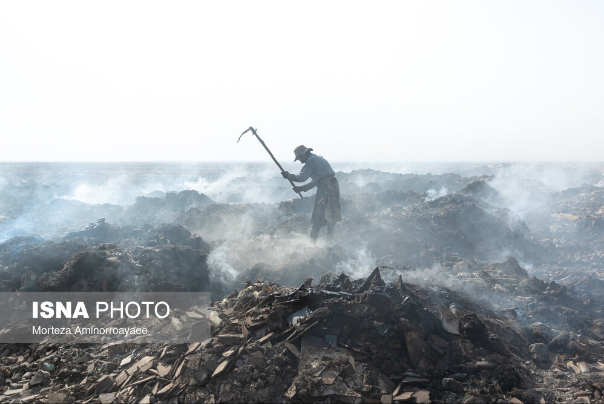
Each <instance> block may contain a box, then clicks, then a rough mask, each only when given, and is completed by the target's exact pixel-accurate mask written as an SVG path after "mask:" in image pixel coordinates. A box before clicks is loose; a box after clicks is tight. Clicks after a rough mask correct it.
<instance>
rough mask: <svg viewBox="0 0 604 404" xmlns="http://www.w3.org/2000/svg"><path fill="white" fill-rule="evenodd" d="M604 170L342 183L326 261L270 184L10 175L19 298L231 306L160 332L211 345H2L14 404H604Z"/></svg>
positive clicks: (461, 173) (1, 225) (1, 174)
mask: <svg viewBox="0 0 604 404" xmlns="http://www.w3.org/2000/svg"><path fill="white" fill-rule="evenodd" d="M296 167H299V166H292V167H291V169H290V171H295V168H296ZM368 167H371V168H368ZM603 167H604V165H598V164H592V165H580V164H541V165H539V164H520V163H518V164H415V165H413V166H403V165H399V166H394V165H385V164H365V165H356V166H352V165H346V164H340V165H338V164H334V169H335V170H336V171H337V174H336V177H337V179H338V181H339V183H340V189H341V193H342V197H341V201H340V203H341V208H342V215H343V221H342V222H340V223H338V225H337V226H336V230H335V234H334V237H333V239H332V240H327V239H326V238H325V234H324V233H323V232H322V233H321V234H320V236H319V241H318V243H317V244H316V245H315V244H312V243H311V242H310V241H309V237H308V234H309V226H310V213H311V211H312V206H313V197H312V192H311V193H310V195H309V197H305V198H304V199H300V198H297V196H296V194H294V193H293V191H291V189H290V188H289V186H288V183H287V182H286V181H284V180H283V178H281V176H280V175H279V172H278V171H277V170H276V169H275V168H274V167H272V166H269V165H263V164H249V165H243V166H242V165H229V164H203V165H193V164H189V165H187V164H140V163H136V164H135V163H132V164H100V163H99V164H2V165H1V166H0V196H1V199H0V242H1V244H0V290H1V291H5V292H14V291H78V292H79V291H204V292H211V293H212V297H213V300H215V303H213V304H212V305H211V306H209V307H204V308H192V309H191V310H190V311H186V312H179V313H177V314H175V316H178V323H180V324H181V326H179V327H176V328H182V329H175V327H174V324H172V323H170V322H167V323H166V324H161V327H165V329H163V331H165V332H186V331H187V329H189V328H190V327H191V326H192V324H193V323H194V322H195V321H198V320H202V319H203V320H205V321H209V322H211V323H212V333H213V338H212V339H211V340H209V341H205V342H204V343H198V344H190V345H188V346H187V345H165V346H161V345H157V344H146V343H145V341H141V340H136V341H132V340H131V341H124V342H123V343H122V344H118V345H115V344H105V345H103V344H98V345H86V346H83V345H77V344H72V345H70V344H63V345H58V344H53V343H52V341H49V342H48V343H45V344H39V345H25V344H17V343H15V344H7V345H4V346H2V347H1V349H0V350H1V351H2V352H1V356H2V359H1V366H0V371H1V372H2V374H1V375H0V376H2V377H1V378H0V386H2V387H1V388H2V394H1V395H0V402H36V401H46V402H88V403H98V402H102V403H111V402H115V403H122V402H124V403H125V402H128V403H130V402H137V403H138V402H252V401H255V402H266V401H269V402H317V401H324V402H383V403H387V402H430V401H437V402H467V403H470V402H473V403H478V402H519V401H520V402H539V401H542V402H553V401H571V400H578V401H583V402H602V391H603V389H604V382H603V381H602V380H603V378H602V375H603V373H602V372H604V356H603V355H604V351H603V349H604V313H603V312H602V310H603V307H604V304H603V303H604V177H603V174H602V169H603ZM285 168H286V169H288V168H289V167H285ZM294 197H295V198H294ZM292 198H293V199H292ZM309 278H314V279H309ZM170 321H171V320H170ZM183 325H184V326H183ZM10 326H11V325H5V329H6V328H7V327H8V328H10ZM171 326H172V327H173V328H172V329H170V327H171ZM45 364H50V365H52V369H50V367H45V366H46V365H45ZM141 400H142V401H141ZM514 400H516V401H514Z"/></svg>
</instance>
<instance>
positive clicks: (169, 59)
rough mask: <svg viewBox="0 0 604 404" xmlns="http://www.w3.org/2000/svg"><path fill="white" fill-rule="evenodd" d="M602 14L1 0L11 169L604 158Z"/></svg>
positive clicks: (396, 5)
mask: <svg viewBox="0 0 604 404" xmlns="http://www.w3.org/2000/svg"><path fill="white" fill-rule="evenodd" d="M602 21H604V2H603V1H600V0H594V1H571V0H567V1H552V0H547V1H510V0H506V1H457V0H456V1H392V2H390V1H382V2H376V1H364V2H355V1H304V2H290V1H221V2H219V1H212V2H210V1H207V2H202V1H194V2H188V1H178V2H166V1H164V2H154V1H102V2H101V1H97V2H92V1H72V2H67V1H56V0H53V1H18V0H13V1H2V2H0V136H1V137H0V138H1V139H2V144H1V146H0V161H15V160H17V161H32V160H37V161H47V160H48V161H64V160H68V161H106V160H109V161H134V160H162V161H169V160H188V161H209V160H234V161H241V160H259V161H268V160H267V159H268V155H266V153H265V152H264V150H263V149H262V148H261V146H260V144H259V143H258V142H257V141H256V140H255V139H252V137H251V136H250V137H248V136H249V135H246V137H244V138H243V139H242V141H241V143H239V144H237V143H236V141H237V137H238V136H239V134H241V132H242V131H243V130H245V129H246V128H247V127H249V126H250V125H253V126H254V127H258V128H259V131H258V133H259V135H260V136H262V137H263V139H264V140H265V142H266V143H267V144H268V146H269V147H271V148H272V149H273V152H274V154H275V155H276V156H277V158H278V159H282V160H284V161H291V160H292V159H293V149H294V148H295V147H296V146H297V145H299V144H301V143H302V144H305V145H306V146H309V147H313V148H314V149H315V151H316V152H317V153H318V154H321V155H323V156H325V157H326V158H328V160H334V161H336V160H340V161H342V160H348V161H350V160H364V161H377V160H387V161H433V160H449V161H451V160H454V161H464V160H474V161H476V160H480V161H485V160H507V161H510V160H604V158H603V156H602V151H603V150H604V24H603V23H602Z"/></svg>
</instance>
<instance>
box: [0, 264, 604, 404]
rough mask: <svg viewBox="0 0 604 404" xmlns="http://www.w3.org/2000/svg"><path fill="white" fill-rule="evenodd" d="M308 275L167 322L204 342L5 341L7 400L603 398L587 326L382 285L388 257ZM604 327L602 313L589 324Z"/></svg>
mask: <svg viewBox="0 0 604 404" xmlns="http://www.w3.org/2000/svg"><path fill="white" fill-rule="evenodd" d="M312 282H313V279H311V278H309V279H307V280H306V281H305V282H304V284H302V285H301V286H300V287H298V288H295V287H282V286H279V285H277V284H275V283H271V282H265V281H256V282H255V283H251V282H248V283H247V285H246V286H245V288H243V289H242V290H241V291H235V292H234V293H232V294H231V295H230V296H228V297H227V298H225V299H223V300H222V301H219V302H215V303H213V304H212V305H210V306H206V307H193V308H191V309H190V310H186V311H176V312H175V313H174V314H173V317H172V318H166V319H162V320H161V324H157V326H158V329H160V328H161V329H163V330H164V331H165V332H167V333H169V332H172V333H174V332H189V331H188V330H189V328H190V327H191V324H193V323H197V322H205V323H206V324H208V325H209V326H210V327H211V332H212V337H211V338H210V339H207V340H205V341H198V342H191V343H190V344H178V345H170V344H164V345H162V344H147V343H145V341H144V338H142V339H141V338H138V339H137V340H136V341H124V342H122V343H108V344H105V345H101V344H92V345H70V344H64V345H58V344H34V345H25V344H12V345H5V347H4V349H3V352H2V353H1V355H0V356H1V358H0V363H1V365H0V373H1V375H2V378H1V380H0V384H2V385H3V386H4V387H2V389H3V391H2V394H1V395H0V400H1V401H3V402H26V403H27V402H53V403H69V402H89V403H93V402H95V403H98V402H100V403H130V402H137V403H138V402H141V403H152V402H174V403H180V402H187V403H188V402H207V403H214V402H240V403H248V402H349V403H356V402H370V403H373V402H376V403H378V402H379V403H388V402H401V403H429V402H445V403H454V402H485V403H486V402H495V401H498V402H552V401H554V400H563V399H565V400H568V399H576V398H580V397H587V398H588V399H589V398H591V399H595V400H598V399H600V400H601V397H602V389H603V387H604V383H603V382H602V372H603V371H604V364H603V363H602V359H603V347H602V344H601V342H600V343H597V342H594V340H593V339H591V338H589V337H588V336H586V335H580V334H576V333H572V332H570V333H569V332H566V333H560V334H558V335H554V333H553V331H552V329H551V328H549V327H548V326H546V325H544V324H534V325H533V326H532V327H531V328H530V329H526V330H525V329H523V328H522V327H519V326H518V323H517V322H516V321H514V320H510V318H509V317H508V316H505V315H500V314H498V313H495V312H493V311H492V310H490V309H488V308H487V307H485V306H482V305H480V304H477V303H475V302H473V301H471V300H470V299H469V298H467V297H464V296H463V295H461V294H458V293H456V292H453V291H451V290H449V289H445V288H439V287H431V288H422V287H419V286H416V285H413V284H409V283H405V282H403V280H402V277H399V279H398V281H397V282H385V281H384V279H382V276H381V272H380V270H379V269H378V268H376V269H375V270H374V271H373V273H372V274H371V275H370V276H369V277H368V278H365V279H357V280H354V279H350V278H349V277H347V276H346V275H339V276H335V275H333V274H325V276H323V277H321V279H320V280H319V282H318V283H319V284H318V285H317V286H313V285H312ZM175 319H176V320H175ZM175 325H179V327H176V326H175ZM529 331H530V333H531V335H528V334H527V332H529ZM595 332H600V333H601V332H602V324H601V323H598V324H595V323H594V324H593V329H592V330H591V333H592V335H593V333H595ZM537 338H542V340H541V342H532V341H535V340H536V339H537ZM550 385H555V386H556V388H555V389H551V388H548V386H550ZM18 400H20V401H18ZM594 402H595V401H594Z"/></svg>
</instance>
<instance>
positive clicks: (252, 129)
mask: <svg viewBox="0 0 604 404" xmlns="http://www.w3.org/2000/svg"><path fill="white" fill-rule="evenodd" d="M249 131H252V133H253V134H254V135H255V136H258V135H256V129H254V128H252V127H251V126H250V127H249V128H247V129H246V130H245V132H243V133H242V134H241V135H239V139H237V143H239V141H240V140H241V136H243V135H245V134H246V133H248V132H249Z"/></svg>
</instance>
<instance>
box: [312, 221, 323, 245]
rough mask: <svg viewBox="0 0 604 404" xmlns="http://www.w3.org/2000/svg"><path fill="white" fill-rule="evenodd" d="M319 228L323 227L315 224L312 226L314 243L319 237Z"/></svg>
mask: <svg viewBox="0 0 604 404" xmlns="http://www.w3.org/2000/svg"><path fill="white" fill-rule="evenodd" d="M319 230H321V228H320V227H319V226H317V225H314V224H313V225H312V227H311V228H310V239H311V240H312V242H313V243H314V242H316V241H317V237H319Z"/></svg>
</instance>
